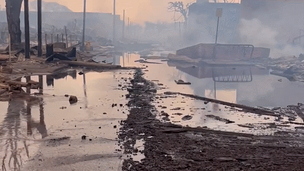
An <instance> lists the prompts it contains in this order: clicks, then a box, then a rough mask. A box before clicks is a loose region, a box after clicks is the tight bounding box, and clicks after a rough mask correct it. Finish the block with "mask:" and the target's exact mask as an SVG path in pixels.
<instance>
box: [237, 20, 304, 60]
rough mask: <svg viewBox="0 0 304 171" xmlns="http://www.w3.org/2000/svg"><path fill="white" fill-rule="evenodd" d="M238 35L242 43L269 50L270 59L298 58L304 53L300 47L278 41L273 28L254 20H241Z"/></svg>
mask: <svg viewBox="0 0 304 171" xmlns="http://www.w3.org/2000/svg"><path fill="white" fill-rule="evenodd" d="M239 34H240V39H241V42H242V43H248V44H253V45H254V46H256V47H257V46H261V47H266V48H270V49H271V54H270V57H272V58H279V57H286V56H298V55H299V54H300V53H303V51H304V50H303V48H302V47H300V45H292V44H289V43H287V42H286V43H282V41H279V40H278V39H279V34H280V32H279V31H278V30H277V29H275V28H271V27H270V26H267V25H264V24H262V22H261V21H260V20H258V19H256V18H254V19H251V20H245V19H241V21H240V25H239Z"/></svg>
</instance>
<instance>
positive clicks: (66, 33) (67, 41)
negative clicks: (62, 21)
mask: <svg viewBox="0 0 304 171" xmlns="http://www.w3.org/2000/svg"><path fill="white" fill-rule="evenodd" d="M64 33H65V44H66V47H67V48H68V47H69V40H68V31H67V28H66V26H64Z"/></svg>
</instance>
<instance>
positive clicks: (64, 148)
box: [0, 70, 133, 170]
mask: <svg viewBox="0 0 304 171" xmlns="http://www.w3.org/2000/svg"><path fill="white" fill-rule="evenodd" d="M132 72H133V71H114V72H102V73H96V72H89V73H85V74H84V75H78V72H76V71H73V70H72V71H69V72H68V74H59V75H54V76H42V77H40V81H42V83H43V89H42V90H40V91H38V90H37V91H33V90H32V91H31V92H30V93H31V94H36V95H37V96H36V97H37V99H35V101H33V100H31V101H30V100H25V99H21V98H19V99H13V100H11V101H9V102H0V107H1V108H0V129H1V133H0V143H1V147H0V157H1V159H4V164H5V165H4V167H5V168H6V169H7V170H15V169H18V168H22V170H119V169H120V168H121V162H122V161H121V155H122V154H121V152H120V150H119V146H118V142H117V132H118V130H119V125H120V124H119V123H120V121H121V120H125V119H126V117H127V112H128V108H127V107H126V105H125V104H126V103H127V101H126V98H125V97H124V95H125V94H127V92H126V91H122V90H121V87H119V86H118V85H119V84H120V85H124V84H126V83H125V80H124V79H122V77H123V78H129V77H132V75H133V73H132ZM31 79H32V80H35V81H39V77H38V76H35V77H34V76H33V77H31ZM65 95H75V96H77V97H78V100H79V101H78V103H76V104H73V105H71V104H70V103H69V100H68V97H65ZM113 104H114V105H113ZM11 156H12V157H13V158H11ZM33 168H35V169H33ZM3 169H4V168H3Z"/></svg>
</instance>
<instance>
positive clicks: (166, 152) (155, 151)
mask: <svg viewBox="0 0 304 171" xmlns="http://www.w3.org/2000/svg"><path fill="white" fill-rule="evenodd" d="M131 83H132V87H131V88H130V89H129V94H128V97H129V98H130V100H129V103H128V106H129V107H130V108H131V110H130V114H129V115H128V118H127V119H126V120H125V121H123V122H121V124H122V128H121V129H120V134H119V139H120V144H121V146H123V147H124V153H125V154H126V155H128V158H127V159H125V160H124V162H123V170H136V171H144V170H155V171H159V170H168V171H176V170H302V167H303V165H304V164H303V163H302V158H303V157H304V152H303V148H304V146H303V143H302V141H303V138H302V137H294V136H286V135H288V134H281V135H284V136H256V135H252V134H244V133H233V132H225V131H214V130H210V129H208V128H199V127H198V128H190V127H183V126H180V125H175V124H172V123H165V122H161V121H159V120H158V119H156V115H155V112H152V111H155V110H156V109H155V107H154V106H153V105H152V103H153V101H154V100H155V96H156V92H155V91H154V90H155V85H154V84H153V83H152V82H150V81H147V80H146V79H144V78H143V73H142V71H140V70H137V71H136V73H135V76H134V79H133V80H131ZM151 90H153V91H151ZM156 112H157V111H156ZM278 135H279V134H278ZM141 139H143V140H144V142H145V143H144V146H145V148H144V150H142V151H140V150H138V149H137V148H134V147H135V143H136V141H137V140H141ZM141 153H143V154H144V156H145V158H144V159H142V160H140V161H136V160H134V158H133V157H132V156H134V155H135V154H141Z"/></svg>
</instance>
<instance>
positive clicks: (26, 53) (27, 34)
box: [24, 0, 30, 59]
mask: <svg viewBox="0 0 304 171" xmlns="http://www.w3.org/2000/svg"><path fill="white" fill-rule="evenodd" d="M24 35H25V47H24V56H25V58H27V59H29V58H30V23H29V0H24Z"/></svg>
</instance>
